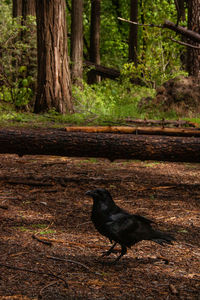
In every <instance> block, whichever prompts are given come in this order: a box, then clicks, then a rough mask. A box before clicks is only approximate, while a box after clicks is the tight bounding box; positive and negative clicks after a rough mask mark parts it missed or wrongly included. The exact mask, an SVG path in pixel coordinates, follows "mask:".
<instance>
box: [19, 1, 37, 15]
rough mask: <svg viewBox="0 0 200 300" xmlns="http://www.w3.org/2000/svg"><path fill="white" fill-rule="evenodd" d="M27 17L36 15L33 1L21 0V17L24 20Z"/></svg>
mask: <svg viewBox="0 0 200 300" xmlns="http://www.w3.org/2000/svg"><path fill="white" fill-rule="evenodd" d="M29 15H31V16H35V15H36V7H35V0H34V1H33V0H22V16H23V18H24V19H26V16H29Z"/></svg>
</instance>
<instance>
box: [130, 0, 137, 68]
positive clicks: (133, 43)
mask: <svg viewBox="0 0 200 300" xmlns="http://www.w3.org/2000/svg"><path fill="white" fill-rule="evenodd" d="M130 20H131V21H133V22H137V21H138V0H131V7H130ZM137 48H138V25H135V24H130V31H129V61H130V62H134V64H135V65H136V66H137Z"/></svg>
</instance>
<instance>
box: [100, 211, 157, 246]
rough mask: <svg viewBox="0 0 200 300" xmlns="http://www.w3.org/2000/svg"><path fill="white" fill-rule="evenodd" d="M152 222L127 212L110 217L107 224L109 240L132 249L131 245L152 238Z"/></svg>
mask: <svg viewBox="0 0 200 300" xmlns="http://www.w3.org/2000/svg"><path fill="white" fill-rule="evenodd" d="M151 223H152V221H150V220H148V219H146V218H144V217H142V216H138V215H136V216H135V215H130V214H128V213H125V212H121V213H118V214H114V215H110V218H109V220H107V222H106V223H105V228H106V231H107V232H109V239H110V240H114V241H115V242H117V243H119V244H121V245H125V246H127V247H130V246H131V245H133V244H135V243H137V242H139V241H141V240H146V239H151V237H152V233H153V230H152V227H151V225H150V224H151Z"/></svg>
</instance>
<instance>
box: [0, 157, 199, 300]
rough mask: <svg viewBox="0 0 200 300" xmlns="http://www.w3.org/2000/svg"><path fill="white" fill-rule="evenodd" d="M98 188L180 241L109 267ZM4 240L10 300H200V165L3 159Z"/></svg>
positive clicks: (0, 271) (150, 247) (1, 258)
mask: <svg viewBox="0 0 200 300" xmlns="http://www.w3.org/2000/svg"><path fill="white" fill-rule="evenodd" d="M95 187H103V188H106V189H108V190H109V191H110V192H111V194H112V195H113V198H114V200H115V201H116V203H117V204H118V205H119V206H120V207H123V208H124V209H126V210H128V211H130V212H132V213H137V214H141V215H143V216H145V217H147V218H150V219H152V220H154V221H155V222H156V223H157V226H158V227H159V228H160V229H161V230H164V231H167V232H171V234H173V235H174V236H175V237H176V239H177V241H176V242H175V243H174V245H169V246H166V247H162V246H160V245H158V244H155V243H153V242H150V241H143V242H140V243H138V244H137V245H135V246H133V247H132V249H129V250H128V253H127V255H125V256H124V257H123V258H122V259H121V260H120V261H119V263H118V264H116V265H108V264H106V263H103V262H106V261H111V260H112V259H113V258H114V257H115V256H116V254H113V255H111V256H110V257H107V258H101V257H100V256H101V254H102V253H103V251H105V250H106V249H108V248H109V246H110V242H109V241H108V240H107V239H106V238H104V237H103V236H101V235H100V234H99V233H98V232H97V231H96V230H95V228H94V226H93V224H92V223H91V221H90V214H91V207H92V200H91V199H90V198H88V197H87V196H86V195H85V192H86V191H87V190H90V189H93V188H95ZM0 236H1V238H0V299H23V300H25V299H52V300H54V299H99V300H100V299H101V300H103V299H146V300H150V299H166V300H167V299H200V164H189V163H164V162H149V161H148V162H141V161H122V160H121V161H115V162H112V163H111V162H109V161H108V160H106V159H83V158H67V157H52V156H23V157H18V156H17V155H0ZM45 241H46V242H47V243H44V242H45Z"/></svg>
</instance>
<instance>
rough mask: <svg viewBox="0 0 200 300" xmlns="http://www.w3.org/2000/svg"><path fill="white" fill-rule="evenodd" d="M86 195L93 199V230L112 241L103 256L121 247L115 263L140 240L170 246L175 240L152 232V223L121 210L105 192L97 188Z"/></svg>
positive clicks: (169, 236) (167, 235)
mask: <svg viewBox="0 0 200 300" xmlns="http://www.w3.org/2000/svg"><path fill="white" fill-rule="evenodd" d="M86 195H88V196H91V197H92V198H93V207H92V215H91V220H92V222H93V224H94V226H95V228H96V229H97V230H98V231H99V232H100V233H101V234H102V235H104V236H106V237H107V238H108V239H109V240H110V241H111V242H113V241H114V244H113V245H112V247H111V248H110V249H109V250H108V251H107V252H106V253H105V254H104V255H106V256H108V255H110V254H111V253H112V252H113V249H114V247H115V245H116V244H117V243H118V244H120V245H121V254H120V255H119V256H118V257H117V259H116V260H115V262H116V261H118V260H119V259H120V258H121V257H122V256H123V255H124V254H126V252H127V247H128V248H130V247H131V246H132V245H134V244H136V243H138V242H140V241H142V240H151V241H154V242H155V243H158V244H160V245H165V244H172V241H174V240H175V238H174V237H172V236H171V235H169V234H167V233H164V232H161V231H157V230H154V229H153V228H152V226H151V224H152V223H154V222H153V221H151V220H149V219H147V218H145V217H142V216H140V215H133V214H130V213H128V212H127V211H125V210H123V209H121V208H120V207H119V206H117V205H116V204H115V202H114V201H113V199H112V197H111V195H110V193H109V192H108V191H107V190H105V189H100V188H99V189H95V190H92V191H88V192H86Z"/></svg>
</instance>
